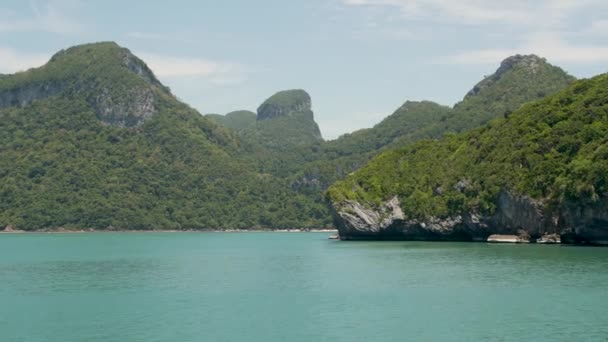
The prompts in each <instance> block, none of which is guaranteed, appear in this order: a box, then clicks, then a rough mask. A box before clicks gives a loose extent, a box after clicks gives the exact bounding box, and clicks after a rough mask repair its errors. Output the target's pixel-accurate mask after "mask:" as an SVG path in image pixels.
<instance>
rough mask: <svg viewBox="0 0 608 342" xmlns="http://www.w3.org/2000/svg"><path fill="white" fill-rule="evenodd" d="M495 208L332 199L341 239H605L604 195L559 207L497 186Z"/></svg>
mask: <svg viewBox="0 0 608 342" xmlns="http://www.w3.org/2000/svg"><path fill="white" fill-rule="evenodd" d="M496 206H497V208H496V210H495V212H494V214H492V215H489V216H484V215H481V214H479V213H464V214H462V215H456V216H451V217H442V218H438V217H430V218H427V219H424V220H417V219H408V218H406V217H405V216H404V213H403V211H402V210H401V204H400V201H399V199H398V198H397V197H394V198H392V199H391V200H389V201H387V202H386V203H383V204H382V205H380V206H374V205H370V204H361V203H359V202H356V201H345V202H342V203H333V205H332V208H333V214H334V221H335V224H336V226H337V228H338V231H339V234H340V237H341V238H342V239H346V240H348V239H400V240H453V241H487V239H488V237H490V236H491V235H499V236H500V235H502V236H504V235H510V236H516V237H517V239H515V238H513V239H515V240H517V241H515V242H522V241H538V242H540V243H560V242H564V243H588V244H596V245H608V199H606V198H604V199H603V200H600V201H598V202H597V203H596V204H594V205H591V206H590V205H581V204H574V203H569V204H567V205H565V206H563V207H562V208H559V209H558V210H555V209H552V208H549V207H547V206H546V205H545V204H544V203H543V202H542V201H539V200H535V199H533V198H530V197H528V196H522V195H517V194H514V193H512V192H509V191H502V192H501V193H500V194H499V196H498V198H497V202H496Z"/></svg>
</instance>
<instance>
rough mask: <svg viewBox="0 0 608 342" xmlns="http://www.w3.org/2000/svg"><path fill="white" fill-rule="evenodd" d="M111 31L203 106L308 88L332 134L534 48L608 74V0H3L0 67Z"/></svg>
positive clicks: (462, 85) (11, 68)
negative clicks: (607, 0) (167, 0)
mask: <svg viewBox="0 0 608 342" xmlns="http://www.w3.org/2000/svg"><path fill="white" fill-rule="evenodd" d="M107 40H113V41H116V42H118V43H119V44H121V45H122V46H125V47H128V48H129V49H131V50H132V51H133V52H134V53H135V54H137V55H138V56H140V57H142V58H143V59H144V60H145V61H146V62H147V63H148V64H149V65H150V66H151V67H152V69H153V70H154V71H155V73H156V74H157V76H158V77H159V78H160V79H161V80H162V81H163V82H164V83H165V84H167V85H169V86H170V87H171V89H172V90H173V92H174V93H175V94H176V95H177V96H178V97H179V98H181V99H182V100H184V101H185V102H187V103H189V104H191V105H192V106H194V107H195V108H197V109H198V110H199V111H201V112H202V113H226V112H229V111H232V110H237V109H250V110H255V109H256V108H257V106H258V105H259V104H260V103H261V102H262V101H263V100H264V99H266V98H267V97H269V96H270V95H272V94H273V93H274V92H276V91H278V90H282V89H291V88H303V89H306V90H307V91H308V92H309V93H310V94H311V96H312V98H313V109H314V111H315V117H316V120H317V121H318V122H319V125H320V126H321V130H322V133H323V135H324V136H325V137H326V138H335V137H337V136H338V135H340V134H343V133H347V132H351V131H353V130H356V129H359V128H364V127H370V126H372V125H374V124H375V123H377V122H379V121H380V120H381V119H382V118H383V117H385V116H387V115H389V114H390V113H392V112H393V111H394V110H395V109H396V108H398V107H399V106H400V105H401V104H402V103H403V102H405V101H406V100H422V99H427V100H433V101H437V102H439V103H442V104H446V105H452V104H454V103H455V102H457V101H458V100H460V99H461V98H462V96H463V95H464V94H465V93H466V92H467V91H468V90H469V89H470V88H472V86H473V85H474V84H475V83H476V82H477V81H479V80H481V79H482V78H483V76H484V75H489V74H491V73H492V72H494V70H495V69H496V68H497V67H498V65H499V64H500V61H501V60H503V59H504V58H506V57H508V56H510V55H513V54H516V53H536V54H538V55H540V56H542V57H545V58H547V59H548V61H549V62H551V63H553V64H555V65H558V66H561V67H562V68H564V69H565V70H566V71H568V72H569V73H571V74H572V75H574V76H577V77H589V76H592V75H595V74H599V73H602V72H606V71H607V70H606V69H607V65H608V2H606V1H605V0H576V1H571V0H551V1H550V0H535V1H527V0H526V1H523V0H512V1H489V0H488V1H481V0H458V1H455V0H308V1H295V0H290V1H286V0H280V1H274V0H258V1H251V0H223V1H204V0H199V1H179V0H174V1H170V2H166V1H124V0H122V1H118V0H104V1H92V0H91V1H85V0H32V1H25V0H3V1H2V2H1V3H0V73H12V72H16V71H19V70H24V69H27V68H29V67H34V66H39V65H42V64H44V63H45V62H46V61H47V60H48V58H49V57H50V56H51V55H52V54H53V53H54V52H56V51H58V50H60V49H62V48H65V47H68V46H71V45H76V44H81V43H86V42H95V41H107Z"/></svg>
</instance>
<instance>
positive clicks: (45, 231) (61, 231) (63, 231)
mask: <svg viewBox="0 0 608 342" xmlns="http://www.w3.org/2000/svg"><path fill="white" fill-rule="evenodd" d="M337 232H338V230H337V229H185V230H175V229H167V230H165V229H150V230H143V229H65V228H56V229H40V230H18V229H14V230H13V229H11V230H0V235H1V234H83V233H138V234H139V233H328V234H331V233H337Z"/></svg>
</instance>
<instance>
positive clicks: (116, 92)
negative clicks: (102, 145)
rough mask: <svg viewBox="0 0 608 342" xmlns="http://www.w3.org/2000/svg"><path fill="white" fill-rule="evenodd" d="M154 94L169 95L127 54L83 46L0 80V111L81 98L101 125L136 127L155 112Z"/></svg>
mask: <svg viewBox="0 0 608 342" xmlns="http://www.w3.org/2000/svg"><path fill="white" fill-rule="evenodd" d="M116 79H122V80H123V81H124V83H119V84H118V83H116ZM156 91H159V92H165V93H169V89H168V88H166V87H165V86H163V85H162V84H161V83H160V81H158V79H157V78H156V77H155V76H154V74H153V72H152V71H151V70H150V69H149V68H148V66H147V65H146V64H145V63H144V62H143V61H142V60H140V59H139V58H137V57H136V56H134V55H133V54H132V53H131V52H130V51H129V50H127V49H124V48H121V47H119V46H118V45H116V44H115V43H96V44H87V45H82V46H77V47H73V48H70V49H67V50H62V51H60V52H58V53H57V54H55V55H54V56H53V57H52V58H51V59H50V61H49V63H47V64H46V65H44V66H42V67H40V68H37V69H32V70H29V71H27V72H24V73H19V74H15V75H5V76H4V77H2V78H0V109H2V108H7V107H26V106H28V105H30V104H31V103H32V102H34V101H38V100H44V99H47V98H49V97H52V96H66V97H74V96H84V98H85V99H86V101H87V102H88V103H89V105H91V107H92V109H93V110H94V111H95V113H96V115H97V117H98V118H99V120H100V121H101V122H103V123H104V124H108V125H111V126H117V127H138V126H140V125H142V124H143V123H144V121H145V120H147V119H148V118H150V117H152V115H154V113H155V112H156V107H155V100H156V96H155V92H156Z"/></svg>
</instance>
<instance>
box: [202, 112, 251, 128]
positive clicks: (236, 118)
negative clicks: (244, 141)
mask: <svg viewBox="0 0 608 342" xmlns="http://www.w3.org/2000/svg"><path fill="white" fill-rule="evenodd" d="M205 116H206V117H208V118H209V119H211V120H213V121H215V122H217V123H219V124H220V125H222V126H224V127H227V128H230V129H233V130H235V131H237V132H242V131H246V130H253V129H255V121H256V114H255V113H254V112H250V111H248V110H237V111H234V112H230V113H228V114H226V115H220V114H207V115H205Z"/></svg>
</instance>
